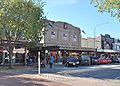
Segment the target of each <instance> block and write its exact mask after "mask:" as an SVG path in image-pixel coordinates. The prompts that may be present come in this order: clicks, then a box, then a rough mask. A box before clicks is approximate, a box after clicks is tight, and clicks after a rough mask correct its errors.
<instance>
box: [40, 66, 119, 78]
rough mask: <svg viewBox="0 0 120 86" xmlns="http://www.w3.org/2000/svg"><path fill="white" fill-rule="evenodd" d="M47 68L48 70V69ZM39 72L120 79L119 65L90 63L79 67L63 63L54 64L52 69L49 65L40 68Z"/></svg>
mask: <svg viewBox="0 0 120 86" xmlns="http://www.w3.org/2000/svg"><path fill="white" fill-rule="evenodd" d="M48 70H49V71H48ZM41 72H46V73H57V74H61V75H65V76H72V77H83V78H96V79H103V80H108V79H109V80H120V65H119V64H108V65H92V66H79V67H65V66H64V65H55V66H54V67H53V69H50V68H49V66H47V67H46V68H42V69H41Z"/></svg>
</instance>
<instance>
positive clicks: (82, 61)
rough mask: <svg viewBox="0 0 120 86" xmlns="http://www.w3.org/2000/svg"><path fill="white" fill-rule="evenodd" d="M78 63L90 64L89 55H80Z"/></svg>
mask: <svg viewBox="0 0 120 86" xmlns="http://www.w3.org/2000/svg"><path fill="white" fill-rule="evenodd" d="M80 65H91V59H90V56H87V55H84V56H81V63H80Z"/></svg>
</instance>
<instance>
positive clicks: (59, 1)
mask: <svg viewBox="0 0 120 86" xmlns="http://www.w3.org/2000/svg"><path fill="white" fill-rule="evenodd" d="M77 2H78V0H46V3H47V4H51V5H53V6H57V5H73V4H76V3H77Z"/></svg>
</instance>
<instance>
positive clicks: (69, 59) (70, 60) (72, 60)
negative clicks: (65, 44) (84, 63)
mask: <svg viewBox="0 0 120 86" xmlns="http://www.w3.org/2000/svg"><path fill="white" fill-rule="evenodd" d="M67 61H68V62H76V61H78V60H77V59H76V58H68V59H67Z"/></svg>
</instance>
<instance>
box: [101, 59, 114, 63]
mask: <svg viewBox="0 0 120 86" xmlns="http://www.w3.org/2000/svg"><path fill="white" fill-rule="evenodd" d="M99 63H100V64H110V63H112V60H111V59H110V58H99Z"/></svg>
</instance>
